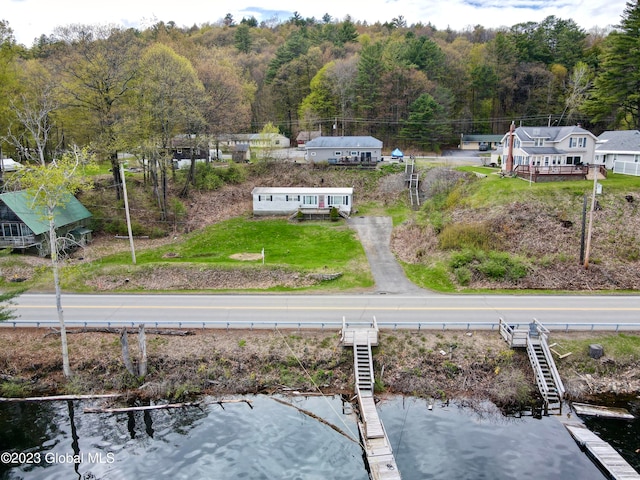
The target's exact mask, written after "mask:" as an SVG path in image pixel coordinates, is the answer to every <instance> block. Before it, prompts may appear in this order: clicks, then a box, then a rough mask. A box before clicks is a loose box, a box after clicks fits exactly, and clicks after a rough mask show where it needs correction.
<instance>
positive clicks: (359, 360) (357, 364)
mask: <svg viewBox="0 0 640 480" xmlns="http://www.w3.org/2000/svg"><path fill="white" fill-rule="evenodd" d="M353 362H354V372H355V377H356V388H357V389H358V391H359V393H360V395H362V396H367V397H370V396H372V395H373V387H374V380H373V359H372V358H371V345H370V344H369V342H367V343H354V344H353Z"/></svg>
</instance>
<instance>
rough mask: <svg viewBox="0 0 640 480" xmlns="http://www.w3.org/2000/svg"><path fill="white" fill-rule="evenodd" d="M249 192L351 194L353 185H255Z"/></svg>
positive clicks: (261, 193) (266, 193) (260, 193)
mask: <svg viewBox="0 0 640 480" xmlns="http://www.w3.org/2000/svg"><path fill="white" fill-rule="evenodd" d="M251 193H252V194H253V195H258V194H259V195H269V194H272V193H285V194H287V193H290V194H292V195H296V194H299V195H306V194H314V193H324V194H327V195H332V194H333V195H353V187H255V188H254V189H253V190H252V191H251Z"/></svg>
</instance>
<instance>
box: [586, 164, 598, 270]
mask: <svg viewBox="0 0 640 480" xmlns="http://www.w3.org/2000/svg"><path fill="white" fill-rule="evenodd" d="M597 187H598V170H597V169H596V165H595V164H594V165H593V193H592V194H591V210H590V211H589V228H588V229H587V248H586V252H585V254H584V268H585V269H587V268H589V253H590V252H591V230H592V228H593V211H594V210H595V209H596V189H597Z"/></svg>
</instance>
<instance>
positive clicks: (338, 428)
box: [271, 397, 360, 445]
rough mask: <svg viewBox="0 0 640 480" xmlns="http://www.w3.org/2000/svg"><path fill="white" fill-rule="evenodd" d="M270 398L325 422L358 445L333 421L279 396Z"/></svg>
mask: <svg viewBox="0 0 640 480" xmlns="http://www.w3.org/2000/svg"><path fill="white" fill-rule="evenodd" d="M271 399H272V400H275V401H276V402H278V403H281V404H282V405H286V406H287V407H292V408H295V409H296V410H298V411H299V412H300V413H303V414H305V415H307V416H308V417H311V418H313V419H314V420H317V421H319V422H320V423H323V424H325V425H326V426H327V427H329V428H331V429H333V430H335V431H336V432H338V433H339V434H340V435H342V436H343V437H346V438H348V439H349V440H351V441H352V442H353V443H357V444H358V445H359V444H360V442H359V441H357V440H355V439H354V438H353V437H352V436H351V435H349V434H347V433H345V432H344V431H343V430H341V429H340V427H338V426H336V425H334V424H333V423H331V422H327V421H326V420H325V419H324V418H322V417H319V416H318V415H316V414H315V413H313V412H310V411H309V410H305V409H304V408H300V407H297V406H295V405H293V404H291V403H289V402H285V401H284V400H280V399H279V398H276V397H271Z"/></svg>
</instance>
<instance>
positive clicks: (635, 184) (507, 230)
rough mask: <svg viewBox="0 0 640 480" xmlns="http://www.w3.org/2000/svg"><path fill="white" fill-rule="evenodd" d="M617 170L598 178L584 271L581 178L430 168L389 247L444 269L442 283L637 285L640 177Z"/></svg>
mask: <svg viewBox="0 0 640 480" xmlns="http://www.w3.org/2000/svg"><path fill="white" fill-rule="evenodd" d="M484 171H485V172H486V171H487V169H484ZM489 172H490V171H489ZM622 177H623V176H617V177H616V176H615V175H613V174H610V175H609V178H607V179H605V180H602V181H601V183H602V184H603V192H604V193H603V195H599V196H598V197H597V209H596V211H595V212H594V216H593V233H592V242H591V251H590V262H589V268H588V269H585V268H584V267H583V265H582V264H581V263H580V245H581V232H582V208H583V199H584V195H585V194H586V195H588V198H587V200H588V205H590V198H591V189H592V185H593V183H592V182H591V181H572V182H563V183H552V184H533V185H529V184H528V182H525V181H523V180H521V179H517V178H499V177H498V176H496V175H495V172H493V173H491V172H490V173H489V175H488V176H486V177H481V178H478V177H477V176H476V175H473V174H470V173H468V174H466V175H465V174H464V173H462V172H457V173H455V172H451V171H450V170H446V169H435V170H431V171H429V172H427V173H426V181H424V182H423V185H425V186H426V187H425V190H426V191H425V195H426V197H427V201H426V203H425V205H424V207H423V210H422V212H421V213H420V214H418V215H417V216H416V217H415V218H414V219H413V220H411V221H408V222H406V223H405V224H403V225H401V226H400V227H398V228H397V229H396V230H395V232H394V235H393V239H392V248H393V250H394V252H395V254H396V256H397V257H398V259H399V260H401V261H402V262H405V263H406V264H407V265H410V266H419V267H420V266H421V267H424V268H426V269H432V270H433V271H434V272H436V273H438V274H443V275H446V276H447V278H446V279H445V283H446V281H447V280H448V281H449V283H448V284H447V286H448V288H449V289H461V288H466V289H518V290H520V289H535V290H540V289H542V290H552V291H555V290H569V291H577V290H584V291H591V290H612V291H620V290H637V289H639V288H640V247H639V245H638V236H639V235H640V214H639V211H638V209H639V206H638V200H640V180H636V179H634V178H632V177H631V178H629V177H627V178H622ZM587 228H588V212H587ZM443 272H444V273H443Z"/></svg>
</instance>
